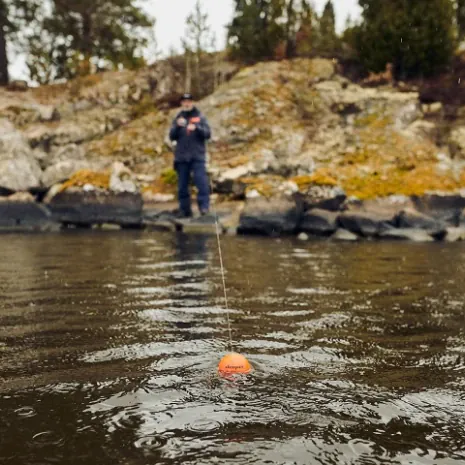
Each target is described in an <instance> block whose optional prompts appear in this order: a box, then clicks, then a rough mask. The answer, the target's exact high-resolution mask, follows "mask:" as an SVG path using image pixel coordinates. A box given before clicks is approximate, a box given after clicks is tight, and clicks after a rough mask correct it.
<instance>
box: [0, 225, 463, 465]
mask: <svg viewBox="0 0 465 465" xmlns="http://www.w3.org/2000/svg"><path fill="white" fill-rule="evenodd" d="M223 248H224V259H225V263H226V279H227V284H228V292H229V297H230V306H231V321H232V333H233V338H234V349H235V350H237V351H240V352H241V353H243V354H245V355H246V356H247V357H248V358H249V360H250V361H251V363H252V365H253V366H254V367H255V370H254V372H253V374H252V375H250V376H247V377H242V378H238V379H223V378H220V377H219V376H218V375H217V372H216V367H217V364H218V362H219V360H220V358H221V356H222V355H224V353H225V351H226V349H227V343H228V340H227V336H228V332H227V326H226V321H227V315H226V312H225V308H224V305H223V300H222V287H221V273H220V269H219V260H218V251H217V247H216V239H215V238H214V237H210V236H201V235H198V236H183V235H178V236H176V235H171V234H166V235H165V234H162V233H143V232H121V233H111V232H108V233H107V232H100V233H98V232H70V233H66V234H50V235H5V236H2V237H1V241H0V258H1V264H2V265H1V268H0V464H2V465H23V464H24V465H43V464H73V465H74V464H76V465H87V464H89V465H116V464H127V465H142V464H147V465H148V464H151V465H152V464H153V465H155V464H159V465H162V464H173V465H174V464H185V465H189V464H218V463H221V464H283V465H284V464H299V465H300V464H305V465H307V464H435V465H436V464H437V465H446V464H463V463H465V393H464V388H465V360H464V356H465V314H464V297H465V285H464V283H465V246H463V245H461V244H457V245H455V244H453V245H447V244H436V243H434V244H428V245H424V244H423V245H419V244H403V243H360V244H335V243H327V242H315V243H300V242H293V241H291V240H289V241H288V240H281V241H280V240H269V239H258V238H257V239H252V238H247V239H244V238H225V239H224V240H223Z"/></svg>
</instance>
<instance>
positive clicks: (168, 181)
mask: <svg viewBox="0 0 465 465" xmlns="http://www.w3.org/2000/svg"><path fill="white" fill-rule="evenodd" d="M177 183H178V175H177V173H176V171H175V170H173V169H172V168H169V169H167V170H165V171H163V173H162V174H161V175H160V177H159V178H158V179H157V180H155V181H154V182H153V183H152V184H150V185H148V186H145V187H144V188H143V189H142V192H150V193H151V194H174V193H175V192H176V186H177Z"/></svg>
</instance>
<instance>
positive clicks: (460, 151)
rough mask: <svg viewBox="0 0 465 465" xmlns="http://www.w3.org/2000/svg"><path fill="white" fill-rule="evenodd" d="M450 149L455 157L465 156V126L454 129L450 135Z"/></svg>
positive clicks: (461, 157) (462, 157)
mask: <svg viewBox="0 0 465 465" xmlns="http://www.w3.org/2000/svg"><path fill="white" fill-rule="evenodd" d="M449 149H450V152H451V154H452V155H453V157H454V158H460V159H464V158H465V126H460V127H457V128H455V129H453V130H452V132H451V133H450V136H449Z"/></svg>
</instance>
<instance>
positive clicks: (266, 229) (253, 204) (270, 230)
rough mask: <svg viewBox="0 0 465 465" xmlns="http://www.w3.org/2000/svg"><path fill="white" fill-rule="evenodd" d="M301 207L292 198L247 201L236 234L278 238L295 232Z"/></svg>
mask: <svg viewBox="0 0 465 465" xmlns="http://www.w3.org/2000/svg"><path fill="white" fill-rule="evenodd" d="M301 218H302V206H301V205H300V203H298V202H297V203H296V202H295V200H293V199H292V198H286V197H283V198H272V199H270V200H268V199H265V198H257V199H253V200H249V201H248V202H247V203H246V204H245V207H244V210H243V211H242V213H241V215H240V219H239V227H238V231H237V232H238V234H258V235H264V236H278V235H281V234H293V233H295V232H296V231H297V228H298V226H299V223H300V221H301Z"/></svg>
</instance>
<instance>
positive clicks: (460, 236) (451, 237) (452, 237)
mask: <svg viewBox="0 0 465 465" xmlns="http://www.w3.org/2000/svg"><path fill="white" fill-rule="evenodd" d="M444 240H445V241H446V242H458V241H465V227H463V226H462V227H458V228H447V234H446V236H445V238H444Z"/></svg>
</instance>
